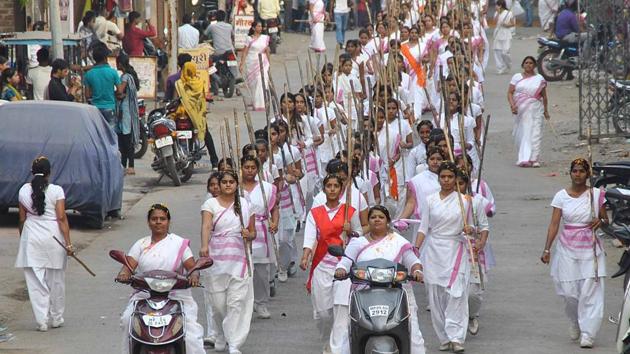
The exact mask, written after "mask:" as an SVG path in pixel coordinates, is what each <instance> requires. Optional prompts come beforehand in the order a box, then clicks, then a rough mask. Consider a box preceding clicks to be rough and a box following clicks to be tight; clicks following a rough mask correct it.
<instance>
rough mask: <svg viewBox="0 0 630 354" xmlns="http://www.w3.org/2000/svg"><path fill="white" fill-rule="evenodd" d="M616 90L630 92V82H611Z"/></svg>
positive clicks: (628, 162) (629, 162)
mask: <svg viewBox="0 0 630 354" xmlns="http://www.w3.org/2000/svg"><path fill="white" fill-rule="evenodd" d="M610 81H611V82H612V84H613V85H615V87H616V88H618V89H620V90H624V91H630V80H614V79H613V80H610ZM625 163H627V164H630V161H625Z"/></svg>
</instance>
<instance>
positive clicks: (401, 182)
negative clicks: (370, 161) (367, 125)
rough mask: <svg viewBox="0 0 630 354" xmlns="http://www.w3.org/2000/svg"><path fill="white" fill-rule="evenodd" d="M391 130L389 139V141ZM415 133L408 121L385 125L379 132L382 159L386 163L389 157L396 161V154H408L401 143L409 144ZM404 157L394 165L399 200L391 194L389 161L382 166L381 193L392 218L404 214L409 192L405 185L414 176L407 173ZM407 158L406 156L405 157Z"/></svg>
mask: <svg viewBox="0 0 630 354" xmlns="http://www.w3.org/2000/svg"><path fill="white" fill-rule="evenodd" d="M388 130H389V139H388ZM412 133H413V131H412V129H411V127H410V126H409V122H408V121H407V120H406V119H401V118H397V119H394V120H392V122H390V123H389V124H385V123H384V124H383V127H382V128H381V130H380V131H379V132H378V149H379V155H380V156H381V158H382V159H383V160H384V161H386V160H387V157H388V151H389V158H390V159H394V158H395V156H396V154H406V153H407V150H404V151H403V150H402V149H401V147H400V144H401V142H404V143H407V137H408V136H409V135H410V134H412ZM402 156H403V155H400V156H399V158H398V160H397V161H396V162H395V163H394V168H395V169H396V179H397V187H398V200H395V199H394V198H393V197H392V196H391V193H390V185H391V181H390V178H389V161H387V162H386V163H384V164H383V166H381V170H380V177H381V178H380V179H381V181H382V182H381V191H383V193H384V195H385V199H384V203H383V204H384V205H385V206H386V207H387V208H388V209H389V210H390V212H391V213H392V217H394V218H397V217H398V216H399V215H400V213H402V211H403V209H404V207H405V201H406V199H405V198H406V195H407V190H406V189H405V183H406V181H407V180H409V179H411V177H412V176H410V175H409V173H407V171H406V170H405V169H406V166H405V165H406V163H403V157H402ZM405 157H406V156H405Z"/></svg>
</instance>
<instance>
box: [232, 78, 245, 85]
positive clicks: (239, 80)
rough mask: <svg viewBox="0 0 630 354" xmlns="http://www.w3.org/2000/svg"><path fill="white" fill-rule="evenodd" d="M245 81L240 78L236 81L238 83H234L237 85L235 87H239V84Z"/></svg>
mask: <svg viewBox="0 0 630 354" xmlns="http://www.w3.org/2000/svg"><path fill="white" fill-rule="evenodd" d="M243 81H244V80H243V78H242V77H239V78H238V79H236V81H234V84H235V85H238V84H240V83H241V82H243Z"/></svg>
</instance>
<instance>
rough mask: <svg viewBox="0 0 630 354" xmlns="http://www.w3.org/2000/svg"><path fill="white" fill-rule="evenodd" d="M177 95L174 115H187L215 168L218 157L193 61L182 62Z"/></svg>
mask: <svg viewBox="0 0 630 354" xmlns="http://www.w3.org/2000/svg"><path fill="white" fill-rule="evenodd" d="M175 89H176V91H177V95H178V96H179V97H180V98H181V105H180V106H179V108H178V109H177V112H176V113H175V115H176V117H180V116H182V115H184V114H185V115H188V117H190V120H191V121H192V124H193V126H194V127H195V129H196V130H197V139H199V140H200V141H201V140H203V141H204V142H205V145H206V149H207V150H208V155H210V162H211V163H212V168H213V169H216V168H217V167H218V164H219V158H218V157H217V152H216V150H215V148H214V142H213V140H212V134H210V131H208V121H207V120H206V113H207V105H206V90H207V87H205V85H204V82H203V81H202V80H201V79H200V78H199V77H198V76H197V66H196V64H195V63H192V62H188V63H186V64H184V68H183V69H182V74H181V77H180V79H179V80H177V81H176V82H175Z"/></svg>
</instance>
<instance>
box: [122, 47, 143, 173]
mask: <svg viewBox="0 0 630 354" xmlns="http://www.w3.org/2000/svg"><path fill="white" fill-rule="evenodd" d="M116 67H117V68H118V70H120V71H122V76H121V77H120V81H121V84H120V86H121V87H122V91H123V94H122V95H120V96H119V98H121V99H120V100H119V101H118V109H117V112H118V117H117V118H118V119H117V121H118V124H116V134H118V149H119V150H120V159H121V163H122V165H123V168H125V174H126V175H135V174H136V171H135V170H134V169H133V168H134V163H133V154H134V152H135V146H136V144H137V143H138V141H139V140H140V124H139V119H138V88H139V87H140V80H139V79H138V74H137V73H136V71H135V69H134V68H133V66H131V64H129V57H128V56H127V55H124V54H120V55H119V56H118V57H117V58H116Z"/></svg>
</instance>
